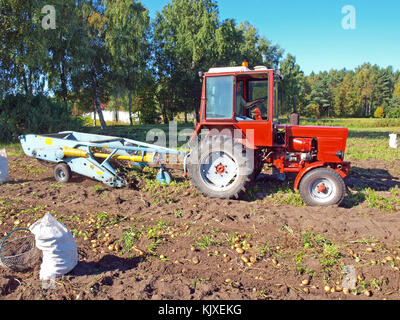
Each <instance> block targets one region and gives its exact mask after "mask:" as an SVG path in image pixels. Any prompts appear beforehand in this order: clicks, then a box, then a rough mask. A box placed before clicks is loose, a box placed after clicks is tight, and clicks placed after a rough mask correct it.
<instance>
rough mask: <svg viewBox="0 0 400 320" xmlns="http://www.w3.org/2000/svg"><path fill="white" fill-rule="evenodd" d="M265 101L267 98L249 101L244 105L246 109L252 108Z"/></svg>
mask: <svg viewBox="0 0 400 320" xmlns="http://www.w3.org/2000/svg"><path fill="white" fill-rule="evenodd" d="M264 101H265V99H257V100H253V101H250V102H247V103H246V104H245V105H244V107H245V108H246V109H251V108H253V107H254V106H255V105H257V104H260V103H263V102H264Z"/></svg>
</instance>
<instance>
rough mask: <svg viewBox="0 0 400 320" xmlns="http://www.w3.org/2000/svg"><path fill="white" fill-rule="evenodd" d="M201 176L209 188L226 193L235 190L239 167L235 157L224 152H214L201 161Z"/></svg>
mask: <svg viewBox="0 0 400 320" xmlns="http://www.w3.org/2000/svg"><path fill="white" fill-rule="evenodd" d="M199 170H200V176H201V179H202V180H203V182H204V184H206V185H207V187H208V188H210V189H212V190H214V191H218V192H224V191H227V190H229V189H231V188H233V187H234V186H235V184H236V181H237V180H238V178H239V166H238V164H237V161H236V159H235V158H234V157H232V156H231V155H229V154H227V153H226V152H224V151H214V152H210V153H209V154H207V155H205V156H204V157H203V158H202V159H201V161H200V166H199Z"/></svg>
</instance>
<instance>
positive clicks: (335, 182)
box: [20, 63, 350, 206]
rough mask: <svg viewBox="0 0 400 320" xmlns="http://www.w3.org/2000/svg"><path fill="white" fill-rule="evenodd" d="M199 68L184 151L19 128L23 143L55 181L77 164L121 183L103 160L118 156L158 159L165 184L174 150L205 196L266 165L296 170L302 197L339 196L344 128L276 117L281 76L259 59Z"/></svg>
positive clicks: (248, 181)
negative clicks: (195, 107)
mask: <svg viewBox="0 0 400 320" xmlns="http://www.w3.org/2000/svg"><path fill="white" fill-rule="evenodd" d="M199 75H200V77H201V80H202V83H203V87H202V96H201V106H200V114H199V116H200V117H199V119H200V121H199V122H198V123H197V122H195V124H194V127H195V129H194V132H193V135H192V137H191V139H190V143H189V144H190V146H191V150H190V152H183V151H178V150H174V149H169V148H165V147H159V146H156V145H152V144H147V143H143V142H139V141H134V140H130V139H125V138H118V137H110V136H101V135H92V134H85V133H77V132H61V133H58V134H54V135H42V136H39V135H25V136H21V137H20V142H21V144H22V147H23V150H24V152H25V153H26V154H27V155H29V156H32V157H35V158H37V159H39V160H41V161H46V162H51V163H54V164H55V168H54V175H55V178H56V179H57V180H58V181H59V182H66V181H68V180H69V178H70V176H71V172H76V173H78V174H81V175H84V176H87V177H90V178H93V179H96V180H99V181H101V182H103V183H106V184H108V185H109V186H111V187H123V186H126V185H127V182H126V181H125V180H124V178H123V177H121V176H119V175H118V173H117V172H116V171H115V169H114V168H113V167H112V166H111V165H110V161H111V160H112V159H118V160H124V161H132V162H133V163H134V164H135V165H138V166H146V165H149V164H150V163H155V162H157V163H159V164H160V166H161V167H160V170H159V172H158V175H157V177H156V178H157V179H158V180H159V181H160V182H161V183H163V184H168V183H170V181H171V176H170V175H169V173H168V172H167V169H166V166H165V165H166V162H165V161H164V160H165V158H166V157H168V155H175V156H181V157H183V159H184V161H183V167H184V168H183V169H184V172H185V174H186V175H188V176H189V178H190V180H191V183H192V184H193V185H194V186H195V187H196V188H197V190H198V191H199V192H200V193H202V194H203V195H205V196H207V197H210V198H236V199H237V198H239V197H240V196H241V195H242V194H243V193H245V192H246V191H247V190H248V188H249V187H251V185H252V184H253V183H254V181H255V179H256V178H257V176H258V175H259V174H260V173H261V171H262V169H263V167H264V166H267V165H268V166H270V167H272V168H273V170H274V173H275V175H276V176H277V177H278V178H279V179H280V180H284V179H285V178H286V175H287V174H294V175H295V176H296V177H295V180H294V189H295V190H299V191H300V194H301V196H302V198H303V200H304V202H305V203H306V204H307V205H310V206H329V205H335V204H339V203H340V202H341V201H342V200H343V199H344V196H345V192H346V186H345V183H344V178H345V177H346V176H347V175H348V173H349V169H350V163H349V162H345V161H344V155H345V149H346V142H347V137H348V129H347V128H338V127H320V126H301V125H299V124H298V123H291V124H290V125H282V124H280V123H279V121H278V116H279V101H280V99H279V94H280V92H281V91H280V90H279V89H278V88H279V84H280V81H281V80H282V77H281V76H280V75H279V72H277V71H274V70H272V69H268V68H266V67H264V66H259V67H255V68H254V69H250V68H249V67H248V65H247V63H244V64H243V65H242V66H238V67H226V68H212V69H210V70H209V71H208V72H207V73H202V72H201V73H200V74H199ZM294 118H296V117H294ZM297 118H298V116H297ZM98 150H103V152H102V151H98ZM100 159H101V160H100ZM163 159H164V160H163Z"/></svg>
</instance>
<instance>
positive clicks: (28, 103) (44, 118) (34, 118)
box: [0, 94, 82, 142]
mask: <svg viewBox="0 0 400 320" xmlns="http://www.w3.org/2000/svg"><path fill="white" fill-rule="evenodd" d="M81 126H82V120H80V119H77V118H74V117H72V116H71V112H70V110H69V108H66V107H65V104H63V103H60V102H54V101H52V100H51V99H50V98H48V97H46V96H43V95H38V96H34V97H26V96H24V95H21V94H17V95H15V96H14V95H9V96H6V97H5V99H4V100H3V101H2V102H1V104H0V141H2V142H15V141H17V140H18V136H20V135H21V134H28V133H37V134H46V133H55V132H59V131H67V130H78V129H79V128H80V127H81Z"/></svg>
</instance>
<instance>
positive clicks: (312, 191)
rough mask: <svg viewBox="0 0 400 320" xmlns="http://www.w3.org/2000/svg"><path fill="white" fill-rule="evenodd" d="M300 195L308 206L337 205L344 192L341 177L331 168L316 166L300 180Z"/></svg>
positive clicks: (344, 188) (344, 186) (344, 187)
mask: <svg viewBox="0 0 400 320" xmlns="http://www.w3.org/2000/svg"><path fill="white" fill-rule="evenodd" d="M299 189H300V195H301V197H302V198H303V200H304V202H305V203H306V204H307V205H309V206H314V207H316V206H320V207H327V206H331V205H336V204H337V205H339V204H340V203H341V202H342V201H343V199H344V196H345V194H346V185H345V183H344V181H343V179H342V177H341V176H340V175H339V174H338V173H337V172H336V171H335V170H333V169H330V168H317V169H314V170H311V171H310V172H308V173H307V174H306V175H305V176H304V177H303V179H302V180H301V182H300V186H299Z"/></svg>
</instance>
